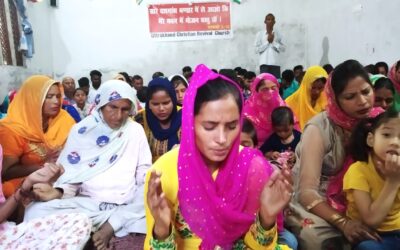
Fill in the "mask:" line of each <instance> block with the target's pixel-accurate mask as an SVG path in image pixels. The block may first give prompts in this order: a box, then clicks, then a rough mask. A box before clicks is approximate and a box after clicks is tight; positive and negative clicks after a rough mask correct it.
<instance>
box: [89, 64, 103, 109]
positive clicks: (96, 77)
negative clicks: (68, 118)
mask: <svg viewBox="0 0 400 250" xmlns="http://www.w3.org/2000/svg"><path fill="white" fill-rule="evenodd" d="M101 76H102V74H101V72H100V71H98V70H92V71H90V81H91V82H92V85H91V86H90V90H89V95H88V103H89V104H93V103H94V102H95V99H96V96H97V90H98V89H99V88H100V85H101Z"/></svg>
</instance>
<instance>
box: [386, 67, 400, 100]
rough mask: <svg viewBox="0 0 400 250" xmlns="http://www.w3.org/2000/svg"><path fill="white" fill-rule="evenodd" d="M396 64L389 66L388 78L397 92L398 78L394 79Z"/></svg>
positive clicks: (399, 83) (399, 89)
mask: <svg viewBox="0 0 400 250" xmlns="http://www.w3.org/2000/svg"><path fill="white" fill-rule="evenodd" d="M396 64H397V63H395V64H393V66H392V67H391V68H390V71H389V79H390V80H391V81H392V82H393V85H394V87H395V89H396V91H397V93H400V79H397V80H396Z"/></svg>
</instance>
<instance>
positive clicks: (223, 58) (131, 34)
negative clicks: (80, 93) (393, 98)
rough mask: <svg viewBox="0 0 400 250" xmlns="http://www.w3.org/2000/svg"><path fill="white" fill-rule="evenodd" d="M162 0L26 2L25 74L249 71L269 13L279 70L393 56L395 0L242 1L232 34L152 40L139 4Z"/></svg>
mask: <svg viewBox="0 0 400 250" xmlns="http://www.w3.org/2000/svg"><path fill="white" fill-rule="evenodd" d="M162 2H165V3H167V2H170V1H168V0H154V1H147V0H144V1H143V3H142V4H141V5H140V6H137V5H136V1H134V0H68V1H66V0H65V1H61V0H59V7H58V8H51V7H48V1H43V2H42V3H37V4H30V5H29V6H28V10H29V15H30V19H31V21H32V25H33V27H34V32H35V44H36V54H35V57H34V59H33V60H32V62H31V63H30V64H29V65H28V69H27V70H26V71H25V72H42V73H51V74H52V75H53V76H54V77H55V78H58V79H59V78H61V77H63V76H66V75H70V76H73V77H76V78H78V77H81V76H88V73H89V71H90V70H91V69H99V70H100V71H102V72H103V73H104V75H105V76H104V79H107V78H110V77H112V76H113V75H114V74H115V73H116V72H118V71H127V72H128V73H129V74H137V73H139V74H141V75H142V76H143V77H144V78H145V81H148V80H150V78H151V75H152V73H153V72H155V71H162V72H164V73H166V74H167V75H169V74H173V73H177V72H180V70H181V68H182V67H183V66H185V65H191V66H195V65H196V64H198V63H205V64H207V65H209V66H210V67H214V68H227V67H236V66H244V67H245V68H247V69H251V70H255V69H256V68H257V60H258V58H257V55H256V54H255V53H254V48H253V43H254V38H255V34H256V33H257V31H259V30H260V29H264V24H263V21H264V17H265V15H266V14H267V13H269V12H272V13H274V14H275V16H276V19H277V24H276V27H277V28H279V29H280V30H281V33H283V36H284V41H285V43H286V45H287V47H288V48H287V50H286V52H285V53H283V54H282V56H283V68H287V67H289V68H292V67H293V66H294V65H296V64H303V65H305V66H310V65H313V64H320V63H327V62H330V63H332V64H333V65H335V64H338V63H340V62H342V61H344V60H345V59H349V58H355V59H358V60H360V61H361V62H362V63H365V64H369V63H375V62H377V61H378V60H383V61H386V62H387V63H388V64H392V63H394V62H395V61H396V60H398V59H400V52H399V49H398V47H399V44H400V43H399V41H400V15H399V14H398V11H399V10H400V1H398V0H336V1H328V0H302V1H291V0H268V1H267V0H243V2H242V4H241V5H238V4H235V3H232V6H233V9H232V24H233V30H234V38H233V39H230V40H209V41H183V42H154V41H151V40H150V38H149V35H148V17H147V6H146V4H149V3H162ZM323 44H324V46H325V53H324V50H323ZM396 45H397V46H396ZM0 77H1V71H0Z"/></svg>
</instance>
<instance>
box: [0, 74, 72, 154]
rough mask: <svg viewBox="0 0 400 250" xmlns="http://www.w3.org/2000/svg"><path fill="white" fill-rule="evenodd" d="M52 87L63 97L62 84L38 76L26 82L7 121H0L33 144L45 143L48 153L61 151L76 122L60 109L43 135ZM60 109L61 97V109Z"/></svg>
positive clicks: (12, 106)
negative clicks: (44, 118) (47, 102)
mask: <svg viewBox="0 0 400 250" xmlns="http://www.w3.org/2000/svg"><path fill="white" fill-rule="evenodd" d="M53 84H57V86H58V87H59V88H60V91H61V93H62V87H61V84H60V83H59V82H56V81H55V80H53V79H51V78H49V77H47V76H43V75H35V76H31V77H29V78H28V79H26V81H25V82H24V83H23V85H22V87H21V88H20V90H19V91H18V93H17V95H16V96H15V98H14V100H13V101H12V102H11V104H10V107H9V109H8V114H7V117H6V118H4V119H3V120H1V121H0V125H1V126H5V127H7V128H9V129H10V130H11V131H13V132H14V133H16V134H17V135H19V136H21V137H23V138H25V139H27V140H28V141H30V142H39V143H45V145H46V146H47V147H48V148H49V149H57V150H58V149H60V148H61V147H62V146H63V145H64V143H65V141H66V140H67V137H68V134H69V131H70V129H71V128H72V126H73V125H74V124H75V121H74V119H73V118H72V117H71V116H70V115H69V114H68V113H67V112H66V111H65V110H63V109H61V110H60V112H59V113H58V115H57V116H56V117H54V118H52V119H50V120H49V127H48V130H47V132H46V133H45V132H43V124H42V106H43V103H44V101H45V99H46V95H47V92H48V91H49V89H50V87H51V86H52V85H53ZM61 96H62V95H61ZM61 105H62V97H61V98H60V108H61Z"/></svg>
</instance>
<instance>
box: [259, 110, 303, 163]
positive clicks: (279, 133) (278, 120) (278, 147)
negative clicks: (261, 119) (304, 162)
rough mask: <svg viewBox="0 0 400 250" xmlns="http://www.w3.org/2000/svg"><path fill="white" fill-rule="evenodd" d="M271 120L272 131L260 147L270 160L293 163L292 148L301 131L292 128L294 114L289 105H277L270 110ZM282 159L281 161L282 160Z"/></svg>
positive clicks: (295, 144)
mask: <svg viewBox="0 0 400 250" xmlns="http://www.w3.org/2000/svg"><path fill="white" fill-rule="evenodd" d="M271 122H272V128H273V131H274V133H273V134H272V135H271V136H270V137H269V138H268V139H267V140H266V141H265V142H264V144H263V145H262V146H261V147H260V150H261V152H262V153H263V154H264V155H265V157H266V158H267V159H268V160H270V161H278V162H277V163H278V164H280V165H281V164H288V166H289V167H291V166H293V165H294V163H295V155H294V150H295V149H296V146H297V144H298V143H299V141H300V137H301V133H300V132H299V131H297V130H296V129H294V128H293V127H294V115H293V112H292V110H291V109H290V108H289V107H285V106H283V107H278V108H276V109H274V110H273V111H272V114H271ZM282 161H283V162H282Z"/></svg>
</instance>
